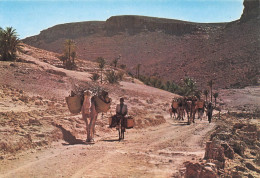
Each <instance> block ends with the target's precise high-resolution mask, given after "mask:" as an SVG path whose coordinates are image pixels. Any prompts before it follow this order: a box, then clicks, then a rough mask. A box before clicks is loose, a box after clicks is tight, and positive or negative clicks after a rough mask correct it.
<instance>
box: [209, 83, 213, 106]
mask: <svg viewBox="0 0 260 178" xmlns="http://www.w3.org/2000/svg"><path fill="white" fill-rule="evenodd" d="M208 86H209V87H210V101H211V102H212V95H213V94H212V86H213V80H210V81H209V83H208Z"/></svg>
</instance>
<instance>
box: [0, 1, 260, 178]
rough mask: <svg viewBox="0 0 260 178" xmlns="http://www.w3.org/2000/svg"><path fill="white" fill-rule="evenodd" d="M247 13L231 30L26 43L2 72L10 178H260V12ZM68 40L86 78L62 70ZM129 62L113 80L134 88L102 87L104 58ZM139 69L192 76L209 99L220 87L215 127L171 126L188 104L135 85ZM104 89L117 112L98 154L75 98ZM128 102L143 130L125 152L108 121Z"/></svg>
mask: <svg viewBox="0 0 260 178" xmlns="http://www.w3.org/2000/svg"><path fill="white" fill-rule="evenodd" d="M255 5H258V6H255ZM244 6H245V9H244V12H243V14H242V16H241V18H240V19H239V20H237V21H234V22H230V23H219V24H198V23H191V22H183V21H178V20H170V19H158V18H150V17H137V16H119V17H111V18H110V19H108V20H107V21H106V22H82V23H73V24H63V25H57V26H55V27H52V28H50V29H47V30H43V31H42V32H41V34H40V35H39V36H34V37H30V38H27V39H25V40H24V42H25V43H26V44H23V52H21V53H19V54H18V59H17V60H16V61H15V62H10V61H0V75H1V77H0V177H1V178H2V177H3V178H7V177H8V178H9V177H10V178H13V177H18V178H19V177H21V178H24V177H26V178H27V177H75V178H76V177H163V178H164V177H178V178H179V177H186V178H193V177H201V178H206V177H207V178H216V177H235V178H240V177H249V178H254V177H260V154H259V153H260V130H259V128H260V122H259V120H260V110H259V108H260V87H259V56H260V50H259V49H260V48H259V45H258V44H259V40H260V39H259V29H260V28H259V25H260V23H259V18H260V17H259V11H258V10H259V8H258V7H259V1H255V0H253V1H248V0H245V2H244ZM133 24H134V25H133ZM144 27H145V28H144ZM77 30H78V31H77ZM68 38H71V39H74V40H75V41H76V44H77V53H78V56H77V58H76V66H77V68H76V69H75V70H67V69H64V68H63V67H62V62H61V60H60V59H59V58H58V57H59V56H60V55H61V54H60V53H61V52H62V51H61V50H62V47H63V46H62V44H63V43H64V40H65V39H68ZM101 44H102V45H101ZM30 45H32V46H30ZM40 48H41V49H40ZM46 50H48V51H46ZM119 54H120V55H121V58H120V60H119V64H126V65H127V69H126V70H122V69H119V68H115V67H111V66H110V65H109V63H108V64H107V65H106V66H105V68H104V71H105V72H106V71H111V70H115V71H117V72H121V73H124V75H123V79H122V81H120V82H119V83H118V84H109V83H108V82H106V81H105V82H104V83H103V84H101V83H100V82H99V81H97V82H94V81H92V80H91V79H90V77H91V76H92V74H93V73H96V72H98V71H99V67H98V64H97V63H95V62H93V60H95V58H96V57H98V56H102V57H105V58H106V60H107V61H109V62H111V61H112V60H113V59H114V58H115V57H117V56H118V55H119ZM138 61H140V63H141V67H142V70H141V73H142V74H146V75H155V76H158V77H162V78H164V79H167V80H175V81H178V80H180V81H181V79H183V78H184V77H186V76H190V77H192V78H195V79H196V81H197V85H198V87H199V88H200V87H201V89H205V88H206V84H207V82H208V81H209V80H210V79H214V85H213V91H214V92H218V93H219V96H218V97H217V100H216V103H215V102H213V104H214V105H215V104H216V107H215V108H216V109H215V110H214V112H213V119H212V122H211V123H209V122H208V120H207V118H206V115H205V114H204V115H203V118H202V120H198V119H197V115H196V119H195V123H192V124H190V125H187V117H185V118H184V121H183V120H176V119H174V118H171V117H170V114H169V109H170V105H171V101H172V99H173V98H178V97H180V96H179V95H177V94H174V93H170V92H167V91H164V90H161V89H157V88H153V87H150V86H147V85H144V84H143V83H142V82H141V81H139V80H137V79H136V78H133V77H131V76H130V75H129V74H128V72H129V71H130V72H135V67H136V65H137V64H138ZM158 74H159V75H158ZM98 87H101V88H103V89H105V90H106V91H108V93H109V96H110V97H111V98H112V105H111V109H110V110H109V111H108V112H107V113H103V114H101V113H100V114H99V116H98V120H97V123H96V127H95V135H94V142H92V143H86V142H85V140H86V125H85V122H84V121H83V120H82V116H81V113H79V114H71V113H70V112H69V110H68V106H67V104H66V101H65V97H67V96H69V95H70V94H71V91H75V90H77V89H90V88H98ZM207 87H208V86H207ZM207 89H208V88H207ZM121 97H124V98H125V103H126V104H127V105H128V110H129V115H131V116H133V118H134V119H135V127H134V128H133V129H127V131H126V133H125V139H124V140H121V141H119V139H118V131H117V130H116V128H108V126H109V124H108V119H109V117H111V116H112V115H113V114H115V108H116V104H118V103H119V98H121ZM202 97H203V99H205V98H204V96H202Z"/></svg>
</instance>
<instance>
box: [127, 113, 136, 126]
mask: <svg viewBox="0 0 260 178" xmlns="http://www.w3.org/2000/svg"><path fill="white" fill-rule="evenodd" d="M126 119H127V122H126V128H127V129H131V128H133V127H134V125H135V121H134V118H133V117H131V116H128V117H126Z"/></svg>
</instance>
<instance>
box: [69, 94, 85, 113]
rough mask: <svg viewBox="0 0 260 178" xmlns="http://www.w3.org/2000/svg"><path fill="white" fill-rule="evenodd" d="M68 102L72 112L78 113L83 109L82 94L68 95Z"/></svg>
mask: <svg viewBox="0 0 260 178" xmlns="http://www.w3.org/2000/svg"><path fill="white" fill-rule="evenodd" d="M66 102H67V105H68V108H69V111H70V112H71V113H72V114H78V113H80V111H81V107H82V105H81V97H80V96H69V97H66Z"/></svg>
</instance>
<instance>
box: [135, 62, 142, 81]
mask: <svg viewBox="0 0 260 178" xmlns="http://www.w3.org/2000/svg"><path fill="white" fill-rule="evenodd" d="M140 68H141V64H137V66H136V76H137V78H138V79H140Z"/></svg>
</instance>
